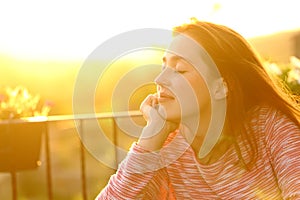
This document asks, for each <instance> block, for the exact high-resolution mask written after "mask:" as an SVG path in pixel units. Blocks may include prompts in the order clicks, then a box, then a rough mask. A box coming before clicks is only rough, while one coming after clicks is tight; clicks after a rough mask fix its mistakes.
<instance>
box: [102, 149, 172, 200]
mask: <svg viewBox="0 0 300 200" xmlns="http://www.w3.org/2000/svg"><path fill="white" fill-rule="evenodd" d="M162 166H163V165H162V164H161V158H160V154H159V153H157V152H148V151H146V150H144V149H142V148H141V147H140V146H139V145H138V144H136V143H134V144H133V146H132V147H131V149H130V151H129V152H128V154H127V156H126V158H125V159H124V160H123V161H122V163H121V164H120V166H119V169H118V170H117V172H116V174H114V175H112V176H111V178H110V180H109V182H108V184H107V185H106V187H105V188H104V189H103V190H102V191H101V192H100V193H99V195H98V196H97V197H96V199H98V200H104V199H105V200H106V199H118V200H119V199H152V198H153V197H155V199H165V198H166V196H167V195H168V191H169V186H170V183H169V179H168V174H167V171H166V169H165V168H164V167H162Z"/></svg>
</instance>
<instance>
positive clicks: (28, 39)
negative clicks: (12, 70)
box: [0, 0, 299, 59]
mask: <svg viewBox="0 0 300 200" xmlns="http://www.w3.org/2000/svg"><path fill="white" fill-rule="evenodd" d="M297 5H298V1H295V0H286V1H258V0H253V1H248V2H245V1H234V0H218V1H217V0H210V1H201V3H200V2H199V1H197V0H188V1H185V2H184V3H180V4H178V3H176V2H174V1H151V2H146V3H145V2H141V1H138V0H133V1H130V2H127V1H117V0H112V1H105V3H104V2H101V1H79V2H74V1H58V0H55V1H51V2H47V3H45V2H40V1H37V0H29V1H19V2H18V5H17V6H16V2H14V1H5V2H3V3H2V5H1V8H0V22H1V29H2V30H4V31H2V32H1V33H0V44H1V45H0V54H8V55H14V56H16V57H20V58H26V59H45V58H47V59H49V58H50V59H51V58H54V59H83V58H86V57H87V56H88V55H89V54H90V52H92V51H93V50H94V49H95V48H96V47H97V46H98V45H100V44H101V43H102V42H103V41H105V40H107V39H109V38H111V37H112V36H115V35H117V34H120V33H122V32H124V31H129V30H133V29H137V28H149V27H151V28H164V29H171V28H172V27H173V26H175V25H178V24H181V23H183V22H185V21H187V20H189V18H190V17H197V18H198V19H200V20H201V19H203V20H207V21H212V22H216V23H222V24H225V25H227V26H229V27H232V28H234V29H235V30H237V31H238V32H240V33H241V34H242V35H244V36H246V37H253V36H258V35H264V34H270V33H273V32H278V31H282V30H286V29H294V28H299V25H298V24H297V23H298V20H297V17H298V16H297V13H298V10H297V9H298V6H297Z"/></svg>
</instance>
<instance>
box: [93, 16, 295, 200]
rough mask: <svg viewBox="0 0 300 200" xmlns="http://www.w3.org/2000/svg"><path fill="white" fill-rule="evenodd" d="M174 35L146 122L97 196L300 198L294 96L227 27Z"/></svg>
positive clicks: (204, 26) (202, 26)
mask: <svg viewBox="0 0 300 200" xmlns="http://www.w3.org/2000/svg"><path fill="white" fill-rule="evenodd" d="M174 33H175V34H174V35H175V37H174V40H173V42H172V44H171V46H170V48H169V49H168V51H166V54H165V56H164V57H163V69H162V72H161V74H160V75H159V76H158V77H157V78H156V80H155V81H156V84H157V94H153V95H149V96H148V97H147V98H146V99H145V100H144V102H143V103H142V105H141V111H142V113H143V115H144V117H145V119H146V120H147V125H146V126H145V127H144V129H143V132H142V134H141V137H140V139H139V141H138V142H137V143H135V144H133V146H132V148H131V149H130V151H129V153H128V155H127V157H126V159H125V160H124V161H123V162H122V163H121V165H120V167H119V169H118V171H117V173H116V174H115V175H113V176H112V177H111V179H110V181H109V183H108V184H107V186H106V187H105V188H104V189H103V190H102V191H101V193H100V194H99V195H98V197H97V199H300V128H299V126H300V125H299V119H300V110H299V105H297V104H296V100H295V99H293V98H292V97H291V95H289V94H288V93H287V92H284V91H283V90H282V89H280V87H278V84H274V82H273V81H272V80H271V79H270V77H269V76H268V74H267V73H266V71H265V70H264V68H263V65H262V63H261V61H260V60H259V58H258V57H257V55H256V54H255V53H254V51H253V50H252V48H251V47H250V46H249V44H248V43H247V42H246V41H245V39H244V38H242V37H241V36H240V35H239V34H238V33H236V32H234V31H233V30H231V29H229V28H227V27H224V26H221V25H216V24H212V23H207V22H200V21H197V20H196V19H193V21H192V22H191V23H190V24H185V25H182V26H180V27H176V28H175V30H174ZM195 43H196V44H197V45H195ZM216 67H217V70H215V68H216ZM223 116H224V117H225V118H223ZM215 119H217V120H215ZM216 127H219V128H220V127H221V128H220V129H218V128H216Z"/></svg>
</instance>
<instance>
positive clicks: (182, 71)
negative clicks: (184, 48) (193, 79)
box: [161, 63, 186, 74]
mask: <svg viewBox="0 0 300 200" xmlns="http://www.w3.org/2000/svg"><path fill="white" fill-rule="evenodd" d="M166 67H167V66H166V65H165V64H164V63H163V64H162V67H161V68H162V70H165V69H166ZM173 70H174V72H175V73H179V74H184V73H185V72H186V71H185V70H177V69H173Z"/></svg>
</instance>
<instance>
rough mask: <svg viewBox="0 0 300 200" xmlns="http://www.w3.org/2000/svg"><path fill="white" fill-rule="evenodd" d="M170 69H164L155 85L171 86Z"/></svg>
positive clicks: (156, 79)
mask: <svg viewBox="0 0 300 200" xmlns="http://www.w3.org/2000/svg"><path fill="white" fill-rule="evenodd" d="M169 73H170V69H168V67H166V68H165V69H163V70H162V71H161V72H160V74H159V75H158V76H157V77H156V78H155V80H154V82H155V84H157V85H159V86H169V85H170V74H169Z"/></svg>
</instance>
